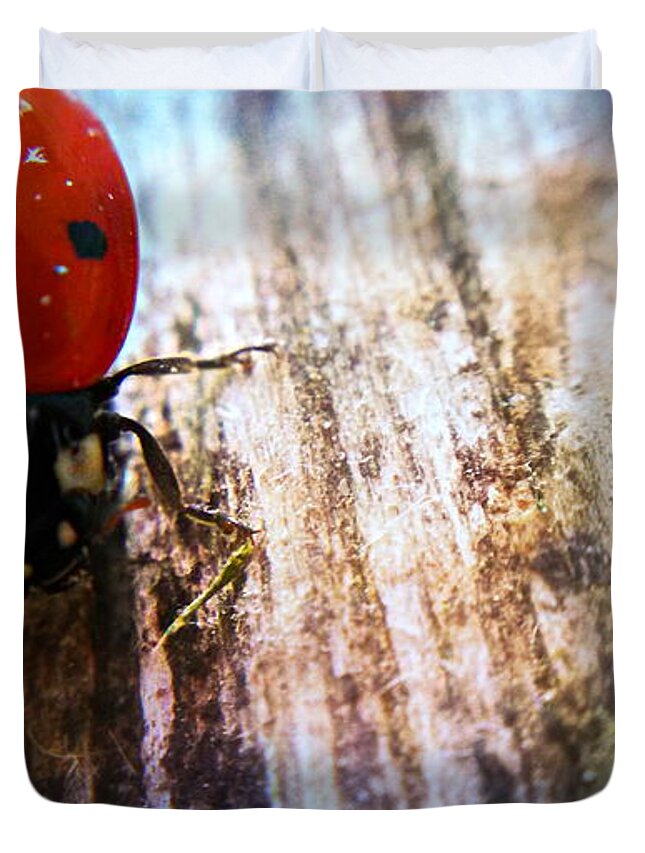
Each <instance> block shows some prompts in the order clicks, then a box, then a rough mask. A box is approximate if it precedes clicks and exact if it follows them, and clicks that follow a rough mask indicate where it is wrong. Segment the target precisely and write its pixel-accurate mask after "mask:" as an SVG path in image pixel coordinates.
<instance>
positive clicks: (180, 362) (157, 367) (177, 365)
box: [94, 341, 278, 400]
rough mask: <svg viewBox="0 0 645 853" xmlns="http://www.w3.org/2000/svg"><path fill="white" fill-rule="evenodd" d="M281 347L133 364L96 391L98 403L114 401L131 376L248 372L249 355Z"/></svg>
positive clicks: (266, 345)
mask: <svg viewBox="0 0 645 853" xmlns="http://www.w3.org/2000/svg"><path fill="white" fill-rule="evenodd" d="M277 349H278V345H277V343H276V342H275V341H267V342H266V343H264V344H258V345H257V346H250V347H241V348H240V349H236V350H233V351H232V352H228V353H224V354H223V355H219V356H216V357H215V358H192V357H190V356H170V357H168V358H149V359H146V360H145V361H139V362H137V363H136V364H130V365H129V366H128V367H124V368H123V370H119V371H118V372H117V373H115V374H114V375H113V376H107V377H105V378H104V379H102V380H101V381H100V382H98V383H97V384H96V385H95V386H94V387H95V389H96V394H97V397H98V399H100V400H106V399H108V398H109V397H113V396H114V395H115V394H116V393H117V391H118V389H119V387H120V386H121V383H122V382H123V381H124V380H125V379H128V378H129V377H130V376H174V375H178V374H182V373H194V372H196V371H200V370H222V369H224V368H226V367H232V366H233V365H235V364H241V365H242V366H243V367H245V368H247V369H248V368H249V367H250V365H251V360H250V355H251V353H253V352H267V353H275V352H276V351H277Z"/></svg>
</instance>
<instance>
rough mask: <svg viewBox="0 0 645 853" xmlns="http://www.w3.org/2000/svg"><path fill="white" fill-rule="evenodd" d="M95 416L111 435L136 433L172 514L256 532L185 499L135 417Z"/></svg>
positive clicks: (151, 438)
mask: <svg viewBox="0 0 645 853" xmlns="http://www.w3.org/2000/svg"><path fill="white" fill-rule="evenodd" d="M96 420H97V426H98V427H99V428H100V430H101V431H103V432H104V433H105V434H106V435H109V436H110V437H112V436H114V438H116V437H118V436H119V435H121V434H122V433H126V432H130V433H133V434H134V435H136V437H137V438H138V439H139V444H140V446H141V451H142V453H143V458H144V461H145V463H146V467H147V469H148V471H149V472H150V476H151V477H152V481H153V483H154V485H155V488H156V490H157V492H158V494H159V497H160V499H161V503H162V504H163V507H164V509H165V510H166V512H167V513H168V514H169V515H170V516H171V517H172V518H174V519H180V518H187V519H189V520H190V521H192V522H194V523H196V524H204V525H207V526H208V527H217V528H219V529H220V530H223V531H224V532H225V533H230V532H232V531H233V530H237V531H239V532H240V533H242V534H243V535H244V536H246V537H251V536H252V535H253V534H254V533H257V532H258V531H257V530H253V528H251V527H249V526H248V525H246V524H244V523H243V522H241V521H237V520H236V519H234V518H231V516H229V515H227V514H226V513H225V512H222V511H221V510H218V509H214V508H212V507H208V506H205V505H199V504H190V503H184V500H183V497H182V494H181V488H180V485H179V480H178V479H177V475H176V474H175V472H174V470H173V467H172V465H171V464H170V461H169V459H168V457H167V456H166V454H165V453H164V451H163V448H162V447H161V445H160V444H159V442H158V441H157V439H156V438H155V437H154V435H152V433H151V432H148V430H147V429H146V428H145V427H144V426H143V425H142V424H140V423H139V422H138V421H135V420H132V418H127V417H124V416H123V415H118V414H116V413H114V412H101V414H99V415H98V416H97V418H96Z"/></svg>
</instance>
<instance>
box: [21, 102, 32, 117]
mask: <svg viewBox="0 0 645 853" xmlns="http://www.w3.org/2000/svg"><path fill="white" fill-rule="evenodd" d="M19 109H20V118H22V117H23V116H24V115H25V113H33V111H34V108H33V107H32V105H31V104H30V103H29V101H26V100H25V99H24V98H20V106H19Z"/></svg>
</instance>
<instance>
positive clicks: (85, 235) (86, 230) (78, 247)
mask: <svg viewBox="0 0 645 853" xmlns="http://www.w3.org/2000/svg"><path fill="white" fill-rule="evenodd" d="M67 233H68V234H69V239H70V240H71V241H72V245H73V246H74V251H75V252H76V257H77V258H82V259H87V258H90V259H93V260H98V261H100V260H102V258H103V257H104V256H105V253H106V252H107V247H108V244H107V237H106V236H105V233H104V232H103V231H102V230H101V229H100V228H99V226H98V225H97V224H96V222H90V221H89V220H85V221H83V222H70V223H69V225H68V226H67Z"/></svg>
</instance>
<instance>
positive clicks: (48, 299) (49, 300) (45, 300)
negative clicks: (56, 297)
mask: <svg viewBox="0 0 645 853" xmlns="http://www.w3.org/2000/svg"><path fill="white" fill-rule="evenodd" d="M40 304H41V305H51V304H52V298H51V296H50V295H49V293H46V294H45V295H44V296H41V297H40Z"/></svg>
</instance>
